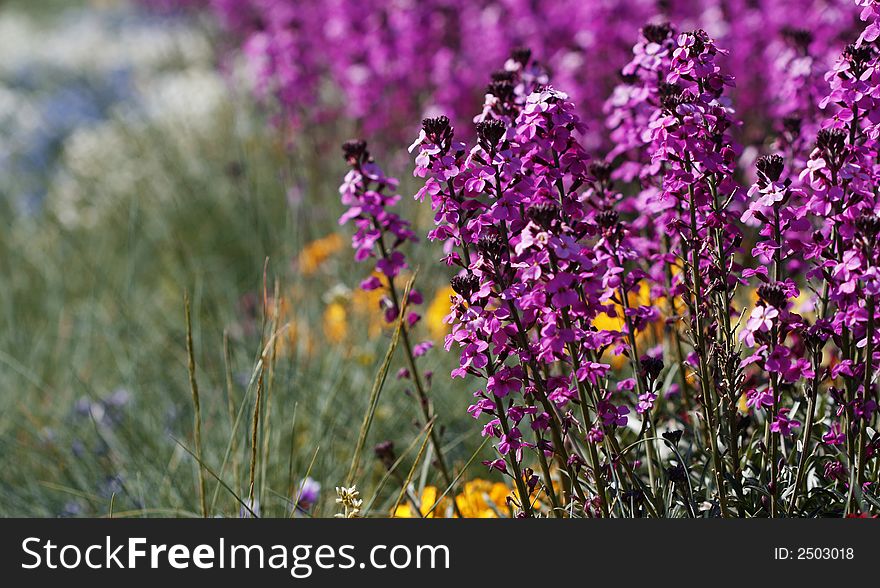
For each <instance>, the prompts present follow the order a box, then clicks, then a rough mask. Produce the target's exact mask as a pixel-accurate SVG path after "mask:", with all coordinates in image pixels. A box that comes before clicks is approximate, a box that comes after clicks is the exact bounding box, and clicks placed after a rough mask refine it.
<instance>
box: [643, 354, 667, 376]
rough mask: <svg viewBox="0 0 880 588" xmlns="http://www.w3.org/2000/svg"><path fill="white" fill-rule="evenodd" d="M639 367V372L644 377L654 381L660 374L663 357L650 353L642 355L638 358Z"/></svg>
mask: <svg viewBox="0 0 880 588" xmlns="http://www.w3.org/2000/svg"><path fill="white" fill-rule="evenodd" d="M639 367H640V368H641V369H640V372H641V374H642V375H643V376H644V377H645V378H647V379H648V380H651V381H654V380H656V379H657V376H659V375H660V372H661V371H663V359H661V358H659V357H653V356H651V355H643V356H642V357H641V359H639Z"/></svg>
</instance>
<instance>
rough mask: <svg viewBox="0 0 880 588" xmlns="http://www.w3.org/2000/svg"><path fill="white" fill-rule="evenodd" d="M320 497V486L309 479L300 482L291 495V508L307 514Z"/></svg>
mask: <svg viewBox="0 0 880 588" xmlns="http://www.w3.org/2000/svg"><path fill="white" fill-rule="evenodd" d="M320 496H321V484H320V483H319V482H316V481H315V480H314V479H312V478H311V477H306V478H303V479H302V480H300V482H299V484H298V485H297V489H296V490H295V491H294V493H293V501H292V502H291V507H292V508H293V509H294V510H295V511H298V512H301V513H307V512H308V511H310V510H311V509H312V507H313V506H314V505H315V503H316V502H318V499H319V498H320Z"/></svg>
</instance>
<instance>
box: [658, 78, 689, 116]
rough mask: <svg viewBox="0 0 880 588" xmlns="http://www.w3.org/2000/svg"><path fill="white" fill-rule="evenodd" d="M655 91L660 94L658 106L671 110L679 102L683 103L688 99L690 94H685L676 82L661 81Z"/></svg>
mask: <svg viewBox="0 0 880 588" xmlns="http://www.w3.org/2000/svg"><path fill="white" fill-rule="evenodd" d="M657 92H658V93H659V96H660V106H662V107H663V108H665V109H666V110H668V111H670V112H672V111H674V110H675V108H676V107H677V106H678V105H679V104H683V103H685V102H687V101H688V100H690V99H691V98H690V95H689V94H686V93H685V91H684V89H683V88H682V87H681V86H679V85H678V84H670V83H667V82H661V83H660V84H658V85H657Z"/></svg>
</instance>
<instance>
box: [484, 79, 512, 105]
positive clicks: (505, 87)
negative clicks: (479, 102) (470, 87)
mask: <svg viewBox="0 0 880 588" xmlns="http://www.w3.org/2000/svg"><path fill="white" fill-rule="evenodd" d="M486 93H487V94H491V95H492V96H495V97H496V98H497V99H498V100H500V101H501V102H502V103H505V104H507V103H510V102H513V98H514V87H513V82H511V81H510V80H497V81H493V82H492V83H490V84H489V85H488V86H487V87H486Z"/></svg>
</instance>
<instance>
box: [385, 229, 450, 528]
mask: <svg viewBox="0 0 880 588" xmlns="http://www.w3.org/2000/svg"><path fill="white" fill-rule="evenodd" d="M374 226H376V228H377V229H379V226H378V223H374ZM376 243H377V245H378V247H379V252H380V254H381V255H382V257H383V259H388V250H387V248H386V247H385V240H384V235H382V237H380V238H379V240H378V241H377V242H376ZM388 293H389V295H390V296H391V303H392V304H393V305H394V310H395V311H396V312H397V313H398V314H400V312H401V311H402V304H401V300H400V296H399V295H398V293H397V287H396V285H395V284H394V279H393V278H389V279H388ZM403 321H404V323H403V324H402V325H401V329H400V335H401V337H402V338H403V351H404V354H405V355H406V362H407V365H408V366H409V370H410V373H411V374H412V379H413V385H414V386H415V388H416V394H417V395H418V399H419V408H420V409H421V411H422V416H423V417H424V419H425V422H426V423H428V422H431V420H433V419H434V417H435V413H434V403H433V402H431V399H430V397H429V396H428V393H427V391H426V390H425V387H424V385H423V384H422V376H421V372H420V371H419V368H418V365H417V364H416V358H415V354H414V353H413V346H412V341H411V340H410V337H409V328H408V327H407V325H406V318H404V319H403ZM431 445H432V447H433V448H434V454H435V455H436V459H437V468H438V469H439V470H440V475H442V476H443V481H444V482H445V484H446V486H447V487H448V488H453V487H454V486H455V480H454V478H453V477H452V475H451V473H450V471H449V467H448V466H447V465H446V457H445V456H444V453H443V445H442V443H441V441H440V434H439V433H438V432H437V427H432V428H431ZM452 502H453V508H454V509H455V512H456V514H458V516H459V517H461V516H462V514H461V511H460V510H459V508H458V504H456V502H455V501H454V500H453V501H452Z"/></svg>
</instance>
